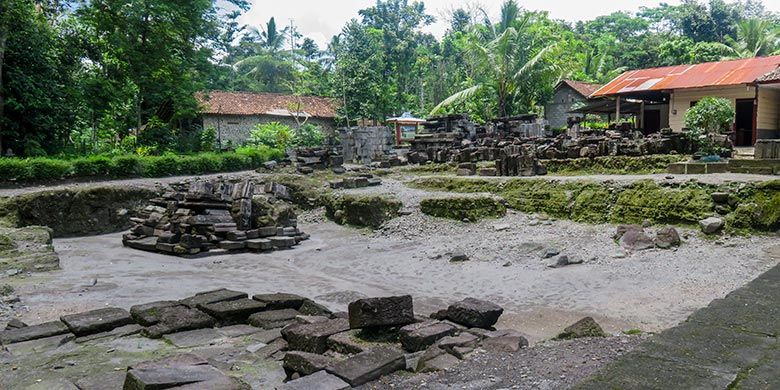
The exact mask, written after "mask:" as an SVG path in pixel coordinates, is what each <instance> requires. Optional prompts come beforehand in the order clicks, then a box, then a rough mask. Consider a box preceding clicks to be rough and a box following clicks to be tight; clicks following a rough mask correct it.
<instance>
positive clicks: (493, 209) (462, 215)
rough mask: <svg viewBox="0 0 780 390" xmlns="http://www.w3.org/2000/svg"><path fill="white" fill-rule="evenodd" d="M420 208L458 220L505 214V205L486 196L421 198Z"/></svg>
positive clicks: (429, 213)
mask: <svg viewBox="0 0 780 390" xmlns="http://www.w3.org/2000/svg"><path fill="white" fill-rule="evenodd" d="M420 208H421V210H422V212H423V213H424V214H427V215H430V216H434V217H441V218H449V219H455V220H458V221H460V220H464V219H468V220H469V221H478V220H480V219H483V218H498V217H502V216H504V215H506V206H504V204H502V203H501V202H500V201H498V200H496V199H494V198H491V197H487V196H481V197H449V198H430V199H423V200H422V202H420Z"/></svg>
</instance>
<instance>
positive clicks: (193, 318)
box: [141, 305, 217, 339]
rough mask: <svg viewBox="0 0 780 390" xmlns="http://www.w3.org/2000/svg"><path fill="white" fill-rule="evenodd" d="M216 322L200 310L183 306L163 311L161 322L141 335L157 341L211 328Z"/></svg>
mask: <svg viewBox="0 0 780 390" xmlns="http://www.w3.org/2000/svg"><path fill="white" fill-rule="evenodd" d="M216 322H217V321H216V319H214V317H211V316H209V315H208V314H206V313H204V312H202V311H200V310H197V309H190V308H188V307H187V306H183V305H182V306H172V307H167V308H163V309H161V314H160V321H159V322H158V323H157V324H155V325H152V326H150V327H148V328H146V329H144V330H143V331H141V334H142V335H144V336H146V337H149V338H153V339H155V338H160V337H162V335H165V334H169V333H175V332H182V331H186V330H193V329H202V328H211V327H213V326H214V325H215V324H216Z"/></svg>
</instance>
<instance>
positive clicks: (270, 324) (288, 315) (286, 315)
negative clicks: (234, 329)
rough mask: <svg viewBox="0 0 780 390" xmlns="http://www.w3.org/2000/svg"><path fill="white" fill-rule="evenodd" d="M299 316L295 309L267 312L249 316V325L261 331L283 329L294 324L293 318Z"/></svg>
mask: <svg viewBox="0 0 780 390" xmlns="http://www.w3.org/2000/svg"><path fill="white" fill-rule="evenodd" d="M299 315H301V313H300V312H298V310H295V309H282V310H269V311H261V312H259V313H255V314H252V315H251V316H249V319H248V321H249V324H250V325H252V326H256V327H258V328H263V329H274V328H283V327H285V326H287V325H290V324H292V323H294V322H295V318H296V317H298V316H299Z"/></svg>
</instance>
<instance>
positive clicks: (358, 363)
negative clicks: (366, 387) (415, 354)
mask: <svg viewBox="0 0 780 390" xmlns="http://www.w3.org/2000/svg"><path fill="white" fill-rule="evenodd" d="M405 367H406V359H405V358H404V354H403V353H402V352H401V351H400V350H398V349H395V348H390V347H379V348H374V349H371V350H369V351H366V352H361V353H359V354H357V355H355V356H352V357H350V358H348V359H346V360H342V361H340V362H337V363H334V364H333V365H331V366H330V367H328V368H327V369H326V370H327V371H328V372H329V373H331V374H333V375H336V376H337V377H339V378H341V379H343V380H344V381H346V382H347V383H349V384H350V385H351V386H353V387H354V386H360V385H362V384H364V383H366V382H370V381H373V380H375V379H379V378H380V377H381V376H382V375H387V374H390V373H393V372H395V371H398V370H403V369H404V368H405Z"/></svg>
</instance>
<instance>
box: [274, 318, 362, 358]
mask: <svg viewBox="0 0 780 390" xmlns="http://www.w3.org/2000/svg"><path fill="white" fill-rule="evenodd" d="M348 329H349V321H347V320H345V319H335V320H328V321H325V322H318V323H314V324H295V325H290V326H288V327H286V328H284V329H282V337H284V339H285V340H287V342H288V344H289V348H290V349H291V350H294V351H304V352H311V353H324V352H325V351H327V350H328V337H330V336H331V335H334V334H336V333H340V332H344V331H346V330H348Z"/></svg>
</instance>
